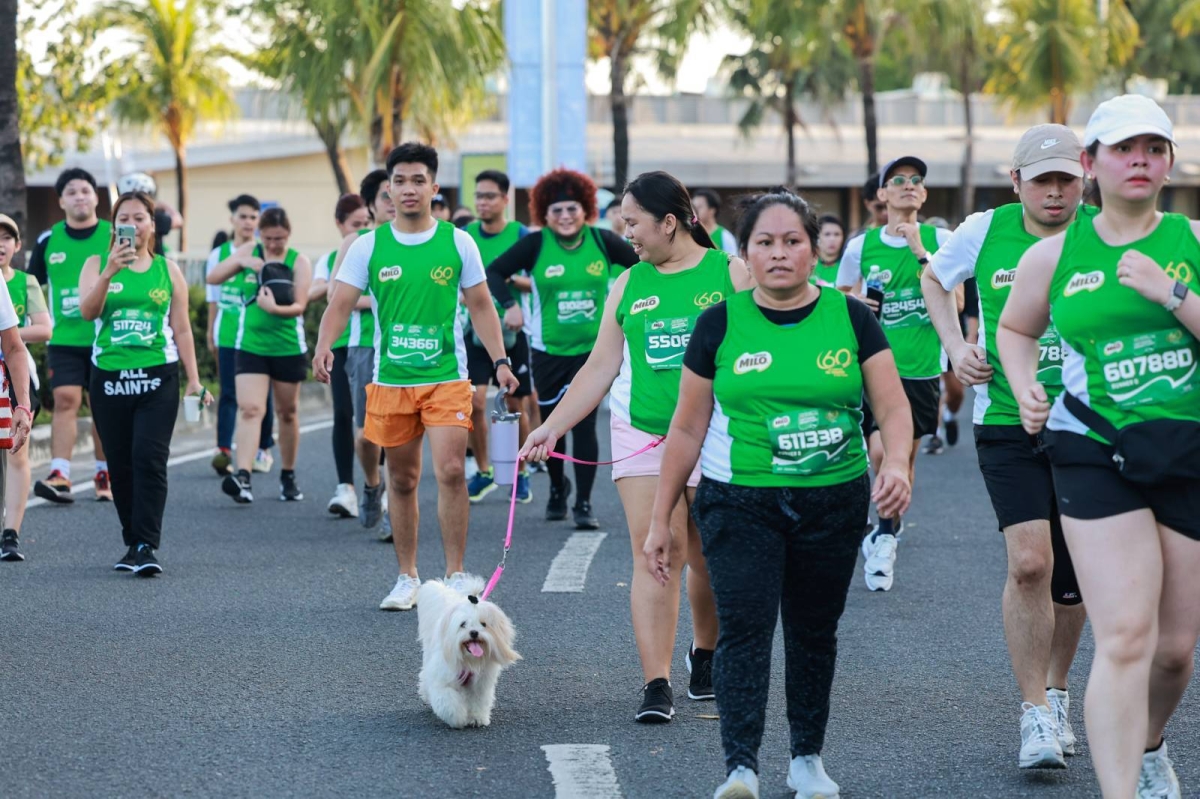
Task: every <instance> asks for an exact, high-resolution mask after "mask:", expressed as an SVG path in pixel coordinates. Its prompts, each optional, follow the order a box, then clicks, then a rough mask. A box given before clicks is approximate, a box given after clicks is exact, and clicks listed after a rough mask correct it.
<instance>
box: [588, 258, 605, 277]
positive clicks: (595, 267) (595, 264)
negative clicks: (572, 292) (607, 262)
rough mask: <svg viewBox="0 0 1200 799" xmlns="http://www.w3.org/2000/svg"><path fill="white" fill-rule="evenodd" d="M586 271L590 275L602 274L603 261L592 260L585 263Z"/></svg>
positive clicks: (597, 275) (598, 275)
mask: <svg viewBox="0 0 1200 799" xmlns="http://www.w3.org/2000/svg"><path fill="white" fill-rule="evenodd" d="M587 273H588V274H589V275H591V276H592V277H600V276H601V275H603V274H604V261H592V262H591V263H590V264H588V265H587Z"/></svg>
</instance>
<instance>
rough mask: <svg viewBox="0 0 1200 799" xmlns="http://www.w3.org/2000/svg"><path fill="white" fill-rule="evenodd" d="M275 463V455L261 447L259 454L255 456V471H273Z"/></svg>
mask: <svg viewBox="0 0 1200 799" xmlns="http://www.w3.org/2000/svg"><path fill="white" fill-rule="evenodd" d="M274 465H275V456H274V455H272V454H271V451H270V450H266V449H260V450H259V451H258V454H257V455H255V456H254V467H253V468H254V471H256V472H262V473H263V474H266V473H267V472H269V471H271V467H272V466H274Z"/></svg>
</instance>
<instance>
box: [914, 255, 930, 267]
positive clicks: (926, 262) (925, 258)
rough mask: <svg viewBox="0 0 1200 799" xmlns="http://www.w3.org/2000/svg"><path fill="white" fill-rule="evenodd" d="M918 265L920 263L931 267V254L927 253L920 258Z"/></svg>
mask: <svg viewBox="0 0 1200 799" xmlns="http://www.w3.org/2000/svg"><path fill="white" fill-rule="evenodd" d="M917 263H919V264H920V265H921V266H929V253H925V254H924V255H922V256H921V257H920V258H918V259H917Z"/></svg>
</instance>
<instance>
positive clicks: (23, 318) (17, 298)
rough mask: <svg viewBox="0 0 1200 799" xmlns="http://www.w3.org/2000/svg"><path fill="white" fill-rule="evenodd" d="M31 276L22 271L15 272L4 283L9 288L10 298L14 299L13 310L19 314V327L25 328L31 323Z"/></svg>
mask: <svg viewBox="0 0 1200 799" xmlns="http://www.w3.org/2000/svg"><path fill="white" fill-rule="evenodd" d="M28 278H29V275H27V274H26V273H24V272H22V271H21V270H20V269H14V270H13V276H12V277H10V278H9V279H8V280H6V281H4V282H5V284H6V285H7V286H8V296H9V297H11V298H12V304H13V310H14V311H16V312H17V327H18V328H21V327H25V325H26V324H28V323H29V280H28Z"/></svg>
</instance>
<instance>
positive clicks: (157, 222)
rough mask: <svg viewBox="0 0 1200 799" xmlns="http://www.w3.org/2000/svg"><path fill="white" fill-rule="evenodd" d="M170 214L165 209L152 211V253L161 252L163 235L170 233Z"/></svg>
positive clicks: (157, 253) (160, 253) (159, 253)
mask: <svg viewBox="0 0 1200 799" xmlns="http://www.w3.org/2000/svg"><path fill="white" fill-rule="evenodd" d="M172 224H173V222H172V220H171V215H170V214H168V213H167V212H166V211H155V212H154V253H155V254H156V255H162V254H163V237H164V236H167V235H169V234H170V233H171V225H172Z"/></svg>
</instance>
